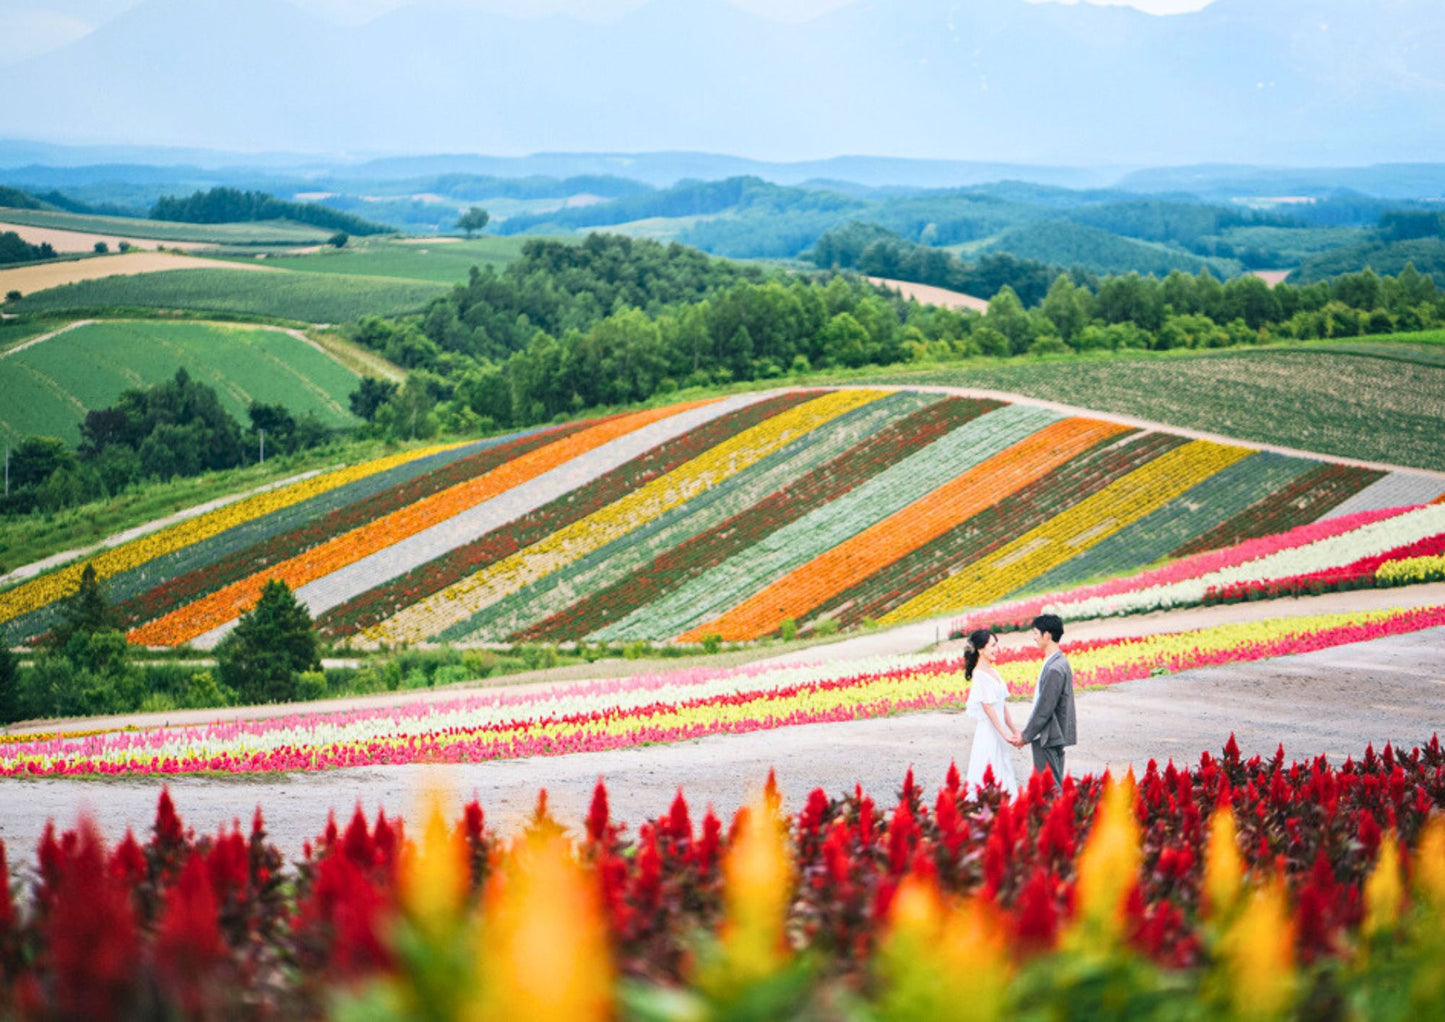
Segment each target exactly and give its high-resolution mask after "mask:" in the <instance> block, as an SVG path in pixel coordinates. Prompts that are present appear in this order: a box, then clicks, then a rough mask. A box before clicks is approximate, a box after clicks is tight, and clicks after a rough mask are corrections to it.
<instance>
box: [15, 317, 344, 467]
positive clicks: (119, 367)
mask: <svg viewBox="0 0 1445 1022" xmlns="http://www.w3.org/2000/svg"><path fill="white" fill-rule="evenodd" d="M182 366H184V367H185V369H186V371H187V372H188V373H190V374H191V376H192V377H193V378H194V379H197V380H199V381H201V382H202V383H205V384H207V385H208V386H211V387H214V388H215V389H216V392H217V393H218V394H219V395H220V398H221V401H222V403H223V404H224V405H225V406H226V409H227V410H228V411H229V412H230V413H231V414H232V415H234V416H236V418H237V419H238V420H239V421H240V422H242V423H245V422H246V421H247V419H246V409H247V407H248V406H249V405H250V403H251V402H252V401H253V400H256V401H265V402H268V403H275V402H280V403H281V404H283V405H285V406H286V407H287V408H288V409H290V410H291V411H292V413H293V414H296V415H301V414H303V413H305V412H308V411H309V412H314V413H315V414H316V415H317V416H318V417H320V419H321V421H323V422H325V423H327V424H328V425H332V426H351V425H355V424H356V422H357V420H356V418H355V417H354V416H352V414H351V412H350V411H349V410H348V408H347V395H349V394H350V393H351V391H353V390H355V389H356V385H357V379H358V377H357V375H356V373H354V372H352V371H351V370H350V369H347V368H346V367H344V366H342V365H340V364H338V363H337V362H336V361H335V360H333V359H332V358H330V357H329V356H327V355H326V354H324V353H322V352H320V351H318V350H317V349H316V348H314V347H312V346H311V345H310V344H307V343H306V342H304V341H301V340H298V339H297V338H295V337H292V336H291V335H290V334H287V333H283V332H282V331H279V330H268V329H265V328H262V327H240V326H229V325H222V324H210V323H166V322H153V321H120V322H107V323H95V324H92V325H89V326H82V327H77V328H75V329H74V330H68V331H66V332H65V333H62V334H58V335H56V336H55V337H52V338H51V339H50V340H48V341H44V342H42V343H40V344H36V345H33V346H31V347H29V348H26V349H25V350H24V351H20V352H16V353H15V354H13V355H7V356H5V357H4V358H0V392H3V393H4V394H5V396H6V401H5V405H4V407H3V409H0V440H3V441H5V442H7V443H12V444H13V443H15V442H16V441H18V440H19V439H20V438H21V437H23V436H27V435H29V434H41V435H48V436H59V437H62V438H64V439H65V440H67V441H69V442H71V443H74V442H76V441H77V440H79V438H80V433H79V425H80V422H81V420H82V419H84V418H85V414H86V412H88V411H90V410H91V409H95V408H104V407H106V406H107V405H110V404H111V403H113V402H114V401H115V399H116V397H117V396H119V394H120V392H121V391H123V390H125V389H126V388H128V387H139V386H144V385H148V384H153V383H157V382H159V381H161V380H164V379H167V378H169V377H171V376H173V375H175V372H176V370H177V369H178V368H181V367H182Z"/></svg>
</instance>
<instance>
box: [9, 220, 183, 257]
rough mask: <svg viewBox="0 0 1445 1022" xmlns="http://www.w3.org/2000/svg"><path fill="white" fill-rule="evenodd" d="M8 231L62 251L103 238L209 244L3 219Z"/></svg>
mask: <svg viewBox="0 0 1445 1022" xmlns="http://www.w3.org/2000/svg"><path fill="white" fill-rule="evenodd" d="M5 231H14V232H15V233H16V234H18V235H20V237H21V238H22V239H24V240H25V241H27V242H29V243H30V244H32V245H40V244H48V245H50V247H51V248H53V249H55V251H57V252H62V253H70V252H92V251H94V250H95V246H96V245H97V244H98V243H100V242H104V243H105V244H107V245H109V246H110V247H111V248H118V247H119V246H120V243H121V242H125V243H126V244H128V245H130V246H132V247H133V248H140V249H156V248H158V247H160V246H162V245H164V246H166V247H167V248H182V249H195V248H205V247H206V245H207V244H208V243H207V242H204V241H160V240H157V239H155V238H140V237H136V236H134V235H126V234H94V233H91V232H88V231H63V230H60V229H58V228H55V227H32V226H30V225H27V224H16V223H5V222H3V221H0V232H5Z"/></svg>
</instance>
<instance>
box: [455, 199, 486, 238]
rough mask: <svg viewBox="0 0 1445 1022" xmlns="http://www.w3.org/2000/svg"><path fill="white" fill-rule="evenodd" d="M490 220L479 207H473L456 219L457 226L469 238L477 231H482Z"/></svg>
mask: <svg viewBox="0 0 1445 1022" xmlns="http://www.w3.org/2000/svg"><path fill="white" fill-rule="evenodd" d="M491 219H492V218H491V217H490V216H488V215H487V211H486V210H485V209H483V208H482V207H481V206H473V207H472V208H471V209H469V210H467V211H466V212H465V213H463V214H462V215H461V216H459V217H458V218H457V226H458V227H460V228H461V229H462V230H464V231H466V232H467V237H468V238H470V237H471V236H472V235H473V234H475V233H476V232H477V231H480V230H484V229H485V228H486V226H487V222H488V221H489V220H491Z"/></svg>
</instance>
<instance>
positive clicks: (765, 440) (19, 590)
mask: <svg viewBox="0 0 1445 1022" xmlns="http://www.w3.org/2000/svg"><path fill="white" fill-rule="evenodd" d="M47 343H49V342H47ZM44 347H45V345H40V346H37V348H35V349H28V351H33V350H43V348H44ZM22 354H24V353H22ZM1442 493H1445V477H1441V476H1438V475H1436V476H1431V475H1423V474H1416V473H1408V472H1395V473H1391V472H1386V471H1381V470H1375V469H1366V468H1360V467H1353V466H1348V465H1342V464H1337V463H1330V462H1323V461H1319V460H1314V459H1310V458H1303V457H1286V456H1284V455H1280V454H1277V453H1270V452H1257V451H1255V450H1252V449H1250V448H1248V447H1245V446H1241V445H1235V444H1230V443H1218V442H1213V441H1209V440H1200V439H1194V440H1191V439H1188V438H1186V437H1184V436H1180V435H1175V434H1171V433H1169V432H1167V431H1163V430H1152V431H1151V430H1143V429H1138V428H1133V427H1129V426H1125V425H1121V424H1119V423H1116V422H1110V421H1104V420H1102V419H1095V418H1090V417H1083V416H1077V415H1075V416H1070V415H1066V414H1064V413H1061V412H1059V411H1056V410H1052V409H1050V408H1047V407H1042V406H1039V405H1034V404H1028V403H1023V402H1019V403H1014V404H1006V403H1004V402H1001V401H996V400H984V399H976V398H971V397H966V396H958V395H952V394H949V393H940V392H920V391H913V390H906V389H904V390H883V389H864V388H856V389H846V390H802V389H790V390H780V391H772V392H762V393H751V394H739V395H733V396H730V397H725V398H712V399H705V400H701V401H694V402H689V403H685V404H679V405H673V406H668V407H664V408H655V409H647V410H643V411H638V412H630V413H624V414H621V415H617V416H613V417H610V418H606V419H595V420H586V421H582V422H576V423H569V424H566V425H563V426H556V427H551V428H548V429H543V430H538V431H529V432H527V433H522V434H515V435H513V436H510V437H502V438H498V439H495V440H486V441H473V442H470V443H463V444H453V445H450V446H440V447H437V448H434V449H430V450H425V449H424V450H420V451H412V452H407V453H404V454H398V455H395V456H390V457H386V458H382V459H380V460H378V461H375V462H369V463H364V464H361V465H357V466H353V467H350V468H347V469H344V470H340V471H337V472H332V473H329V474H326V475H323V476H318V477H316V478H314V479H310V480H307V481H305V482H303V483H300V484H297V485H296V486H294V487H291V488H288V489H285V490H280V491H277V492H276V493H274V494H267V495H265V497H264V498H258V499H255V500H251V501H242V502H240V503H238V504H235V505H232V506H229V507H227V508H225V509H223V510H222V511H219V512H216V513H215V514H213V515H210V516H203V517H202V518H198V519H196V520H195V521H193V522H189V523H186V524H185V525H184V526H183V527H178V528H177V529H176V530H173V531H170V532H162V533H157V534H156V535H155V536H153V537H150V538H148V539H147V540H146V541H145V542H144V543H143V544H141V545H138V546H133V547H127V546H121V547H117V548H116V549H114V550H111V551H108V552H107V553H106V554H104V555H102V556H101V557H99V558H97V559H96V561H95V565H96V570H97V571H98V572H100V574H101V575H102V577H103V578H105V579H106V585H107V587H108V590H109V592H110V593H111V596H112V598H113V599H114V600H116V601H117V602H118V603H119V605H120V613H121V615H122V617H123V618H124V620H125V621H126V623H127V627H128V628H129V634H130V637H131V639H132V641H134V642H137V643H140V644H144V645H176V644H179V643H184V642H192V643H195V644H197V645H200V646H209V645H211V644H213V643H214V642H215V641H216V640H217V639H218V638H219V637H220V636H221V635H223V634H224V633H225V632H226V631H227V630H228V629H229V628H230V626H231V624H232V622H234V620H235V619H236V618H237V617H238V616H239V615H240V614H241V613H242V612H243V611H244V610H245V609H246V608H248V607H249V606H251V604H252V603H254V601H255V599H256V598H257V595H258V594H259V592H260V589H261V587H262V585H264V583H265V582H266V581H267V580H269V579H272V578H279V579H283V580H284V581H286V582H287V584H288V585H289V586H291V588H293V589H294V590H295V591H296V592H297V594H298V597H299V598H300V599H301V600H303V601H304V602H305V603H306V604H307V606H308V607H309V608H310V610H311V612H312V613H313V615H315V616H316V617H317V620H318V626H319V627H320V628H321V629H322V631H323V632H324V633H325V634H328V635H330V636H332V637H333V638H335V639H348V640H352V641H357V642H360V643H363V644H373V643H380V642H386V643H390V644H401V643H408V644H410V643H417V642H424V641H462V642H475V641H500V642H516V641H565V640H580V639H586V640H588V641H608V642H627V641H632V640H640V639H649V640H663V639H681V640H683V641H688V642H699V641H703V640H704V639H705V638H706V637H707V636H709V635H718V636H721V637H722V638H723V639H728V640H748V639H753V638H757V637H759V636H763V635H768V634H772V633H775V632H780V631H785V624H784V623H785V622H788V621H792V622H794V623H795V624H796V625H797V626H798V627H800V628H802V629H803V630H804V631H807V630H809V629H819V628H824V627H837V626H840V625H841V626H852V625H857V624H861V623H864V622H866V621H868V620H870V619H871V620H877V621H882V622H884V623H890V624H891V623H902V622H905V621H909V620H919V619H927V618H934V617H937V616H939V615H941V614H946V613H949V612H951V611H955V610H959V609H962V608H966V607H971V606H986V605H989V604H993V603H995V602H996V601H998V600H1001V599H1004V598H1007V597H1011V596H1015V595H1019V594H1022V593H1026V592H1030V591H1035V590H1038V589H1040V588H1056V587H1060V586H1069V585H1074V584H1077V583H1079V582H1082V581H1086V580H1088V579H1090V578H1094V577H1113V576H1118V575H1121V574H1127V573H1129V572H1132V571H1136V570H1138V569H1140V568H1142V567H1144V566H1146V565H1149V564H1151V563H1154V562H1156V561H1159V560H1161V559H1166V558H1179V557H1184V556H1186V555H1196V556H1198V557H1203V556H1205V553H1206V552H1208V551H1213V550H1218V549H1221V548H1226V547H1233V546H1235V545H1237V544H1240V543H1245V542H1254V543H1256V544H1264V545H1265V546H1266V547H1268V549H1267V550H1264V551H1263V553H1267V554H1269V555H1270V556H1272V557H1275V561H1277V562H1278V564H1279V567H1277V568H1271V569H1270V573H1269V574H1268V575H1267V578H1268V579H1270V580H1273V579H1277V578H1282V577H1293V576H1295V575H1299V574H1300V573H1302V572H1313V571H1328V570H1335V569H1338V568H1340V567H1343V566H1344V565H1346V564H1352V563H1353V562H1354V561H1355V560H1357V559H1358V558H1360V557H1368V556H1375V555H1380V556H1384V555H1386V554H1389V552H1390V551H1394V550H1396V548H1401V549H1402V550H1403V549H1404V548H1409V549H1408V550H1406V551H1405V552H1403V553H1401V554H1400V555H1399V556H1401V557H1405V556H1407V555H1408V556H1413V555H1415V554H1425V555H1433V554H1436V553H1440V552H1441V551H1437V550H1434V549H1433V547H1432V548H1430V549H1425V550H1421V549H1417V548H1415V547H1411V546H1410V544H1413V543H1419V542H1421V541H1424V540H1427V539H1430V537H1433V536H1434V535H1435V533H1436V532H1438V531H1445V530H1442V529H1440V528H1437V526H1440V525H1441V524H1442V523H1441V522H1440V521H1438V520H1439V519H1441V518H1442V517H1445V507H1439V508H1428V509H1426V510H1425V511H1423V512H1419V513H1418V514H1415V515H1414V517H1412V516H1411V515H1404V516H1396V515H1393V513H1392V514H1391V515H1385V518H1386V519H1388V520H1381V516H1382V515H1383V514H1384V512H1383V511H1382V509H1386V508H1396V507H1400V506H1403V505H1413V504H1419V503H1424V502H1427V501H1431V500H1435V499H1436V498H1438V497H1440V496H1441V494H1442ZM1302 529H1304V530H1309V529H1314V530H1323V532H1322V533H1320V534H1319V535H1316V534H1315V533H1309V534H1308V536H1307V537H1306V536H1305V535H1304V534H1303V533H1301V532H1300V531H1299V530H1302ZM1422 530H1423V531H1422ZM1432 530H1433V531H1432ZM1336 532H1338V533H1339V534H1341V535H1343V534H1346V533H1348V539H1336V542H1335V546H1328V547H1323V548H1319V549H1316V548H1315V547H1312V546H1309V545H1308V544H1309V543H1313V542H1315V541H1317V540H1319V539H1321V538H1322V537H1323V536H1324V535H1325V534H1328V535H1329V536H1331V537H1334V536H1335V535H1336ZM1280 534H1284V535H1285V537H1286V538H1285V539H1281V540H1279V541H1277V542H1276V541H1274V540H1269V539H1268V537H1271V536H1277V535H1280ZM1431 541H1432V542H1433V540H1431ZM1302 544H1303V546H1302ZM1427 545H1428V544H1427ZM1297 547H1299V548H1300V549H1307V550H1309V551H1310V552H1309V553H1308V554H1300V553H1298V552H1297V551H1296V552H1294V553H1288V552H1287V551H1295V550H1296V548H1297ZM1249 549H1250V550H1253V549H1254V548H1249ZM1261 555H1262V554H1261ZM1276 555H1277V556H1276ZM1347 555H1348V556H1347ZM1211 556H1212V555H1211ZM1255 556H1256V555H1255V554H1250V556H1249V557H1246V558H1245V559H1244V561H1243V562H1240V563H1245V564H1253V558H1254V557H1255ZM1390 556H1391V557H1392V556H1394V555H1390ZM1341 557H1345V558H1346V559H1345V560H1344V561H1341V560H1340V558H1341ZM156 558H162V562H158V563H156V564H153V563H152V561H154V560H155V559H156ZM1386 559H1387V560H1388V559H1390V557H1386ZM1275 561H1270V562H1268V563H1270V564H1274V563H1275ZM162 563H163V566H160V565H161V564H162ZM1182 563H1185V564H1187V565H1193V564H1194V563H1195V562H1194V561H1188V562H1182ZM1381 564H1383V561H1382V562H1380V563H1378V564H1376V563H1372V564H1370V565H1368V566H1367V569H1366V568H1362V569H1360V570H1361V572H1363V574H1362V575H1361V579H1362V580H1367V581H1368V582H1369V583H1370V584H1373V580H1374V576H1375V572H1376V570H1377V569H1378V568H1380V567H1381ZM258 565H264V567H263V568H261V569H260V570H258V569H257V566H258ZM1226 567H1228V571H1226V572H1225V573H1224V574H1219V572H1220V571H1221V570H1223V569H1221V566H1220V564H1218V563H1215V562H1214V561H1207V562H1206V563H1201V564H1200V566H1199V568H1198V570H1197V571H1194V569H1193V568H1192V567H1191V568H1190V571H1192V572H1193V574H1188V575H1186V576H1184V577H1181V578H1173V577H1171V578H1170V580H1169V581H1170V583H1171V584H1175V583H1177V584H1178V585H1176V586H1175V589H1170V590H1168V592H1169V593H1171V594H1173V593H1175V592H1176V590H1178V589H1179V588H1180V587H1181V586H1182V589H1183V590H1187V591H1188V594H1189V595H1188V597H1187V599H1186V598H1185V597H1183V596H1177V595H1171V596H1170V599H1171V600H1172V601H1173V603H1175V604H1177V603H1178V602H1180V601H1181V600H1182V601H1184V602H1189V601H1191V600H1192V601H1193V602H1199V600H1201V599H1203V598H1204V591H1205V589H1206V587H1207V586H1208V585H1211V584H1214V583H1215V582H1217V583H1218V584H1220V585H1228V584H1234V583H1236V582H1240V581H1245V580H1249V579H1251V578H1254V577H1255V576H1253V575H1250V574H1249V572H1251V571H1254V570H1255V569H1254V568H1253V567H1250V568H1240V567H1239V565H1238V564H1237V563H1233V562H1231V565H1228V566H1226ZM1259 570H1261V571H1263V570H1264V569H1263V568H1260V569H1259ZM77 571H78V568H74V567H72V568H67V569H64V570H63V571H61V572H59V573H54V574H51V575H45V576H41V577H39V578H37V579H34V580H32V581H29V582H26V583H23V584H22V585H20V586H18V587H15V588H12V589H10V590H9V591H7V592H5V593H3V594H0V625H4V627H5V631H6V632H7V634H8V637H9V639H10V640H11V641H18V640H21V639H25V638H28V637H31V636H34V635H36V634H39V633H40V632H41V631H43V630H44V629H45V628H47V627H49V622H50V621H51V620H53V617H54V614H55V613H56V611H55V602H54V601H55V600H56V599H57V598H58V597H60V596H63V595H64V594H65V593H66V592H67V591H68V590H69V587H70V586H72V585H73V584H74V576H75V574H76V572H77ZM1240 572H1243V574H1240ZM161 583H164V584H163V585H161ZM1139 585H1140V586H1141V587H1142V588H1141V589H1140V592H1142V593H1145V594H1146V596H1148V598H1150V599H1152V598H1153V596H1152V594H1153V593H1154V591H1155V590H1154V589H1151V588H1148V586H1146V585H1145V583H1142V582H1141V583H1140V584H1139ZM1150 585H1152V583H1150ZM1195 589H1197V590H1198V592H1195V591H1194V590H1195ZM1181 591H1182V590H1181ZM1118 598H1120V599H1122V598H1124V597H1118ZM1129 598H1130V599H1133V598H1134V597H1133V596H1130V597H1129ZM1139 598H1140V599H1143V598H1144V597H1139ZM1131 606H1132V605H1131ZM1145 609H1147V607H1145ZM1080 614H1081V615H1082V611H1081V612H1080Z"/></svg>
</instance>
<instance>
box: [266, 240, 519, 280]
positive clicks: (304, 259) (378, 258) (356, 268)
mask: <svg viewBox="0 0 1445 1022" xmlns="http://www.w3.org/2000/svg"><path fill="white" fill-rule="evenodd" d="M530 240H533V239H530V238H502V237H487V238H478V239H476V240H473V241H466V240H463V239H460V238H438V239H427V238H409V239H407V240H405V241H373V240H370V239H362V240H357V239H353V240H352V241H351V242H350V243H348V245H347V246H346V248H344V249H332V248H322V249H320V250H319V251H317V252H314V253H307V254H305V255H295V256H292V255H287V254H285V253H280V254H275V255H272V256H270V257H269V261H268V265H271V266H276V267H279V268H281V269H286V270H297V271H301V272H305V273H328V274H344V275H347V276H364V277H393V278H397V279H402V280H412V281H431V282H435V283H439V284H458V283H461V282H463V281H465V280H466V279H467V274H468V273H469V272H470V270H471V268H472V267H473V266H492V267H494V268H496V269H498V270H500V269H502V267H504V266H506V265H507V264H508V263H510V262H511V261H512V260H514V259H516V258H517V257H518V256H520V255H521V253H522V245H523V244H525V243H526V242H527V241H530Z"/></svg>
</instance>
